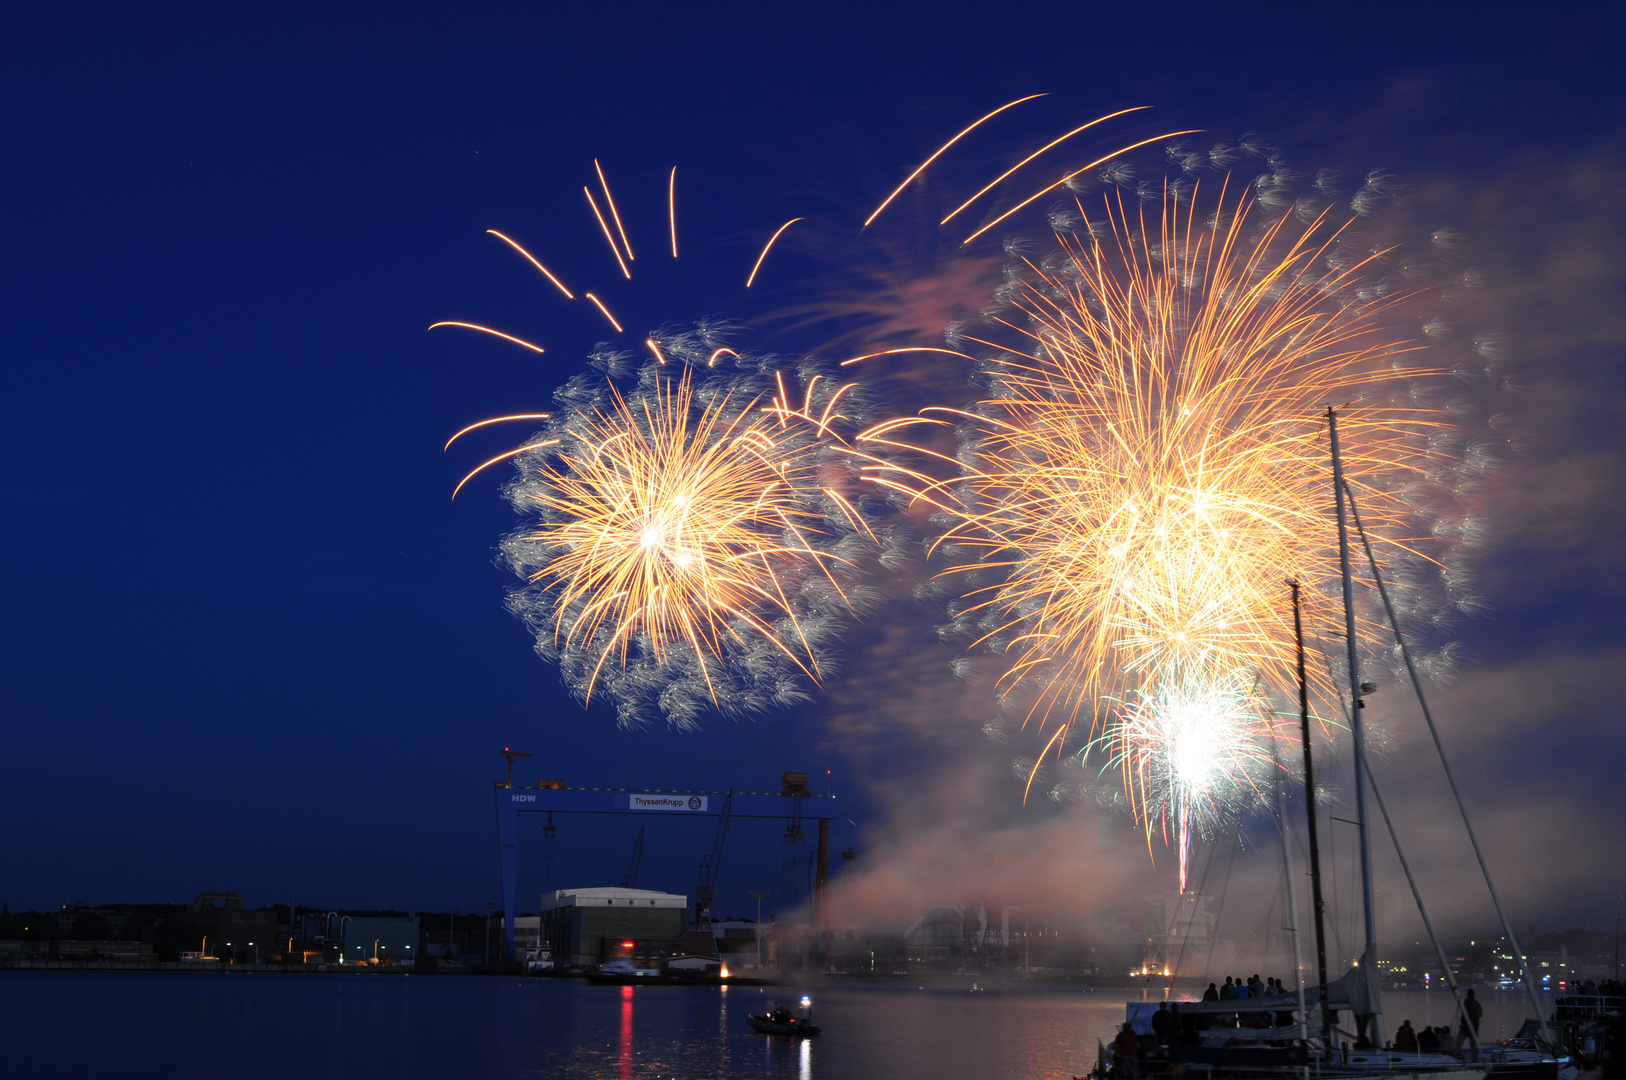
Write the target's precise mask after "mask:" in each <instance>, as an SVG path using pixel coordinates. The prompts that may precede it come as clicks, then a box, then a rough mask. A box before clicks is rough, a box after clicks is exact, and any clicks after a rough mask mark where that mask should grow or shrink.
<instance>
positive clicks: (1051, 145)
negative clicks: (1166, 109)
mask: <svg viewBox="0 0 1626 1080" xmlns="http://www.w3.org/2000/svg"><path fill="white" fill-rule="evenodd" d="M1149 108H1151V106H1150V105H1136V106H1135V107H1133V108H1130V109H1119V110H1118V111H1117V112H1115V113H1107V114H1106V115H1105V116H1098V117H1096V118H1095V119H1094V120H1091V121H1090V122H1089V123H1087V124H1081V125H1079V126H1078V127H1076V128H1074V129H1073V130H1071V131H1069V132H1068V133H1067V134H1065V135H1062V136H1060V137H1058V138H1055V139H1051V140H1050V141H1049V142H1047V143H1045V144H1044V145H1043V146H1041V147H1039V149H1037V150H1035V151H1034V152H1033V153H1031V154H1029V155H1028V156H1027V157H1025V158H1023V159H1022V160H1021V161H1018V162H1017V163H1016V164H1015V165H1012V166H1011V167H1010V168H1008V169H1006V170H1005V171H1004V172H1002V173H1000V174H999V175H998V176H996V177H994V178H993V179H992V180H990V181H988V183H987V184H985V185H984V186H983V187H982V189H981V190H980V191H978V192H977V193H976V194H975V195H973V196H971V198H969V199H967V200H966V201H965V202H963V203H961V204H960V205H959V206H957V207H955V208H954V209H953V210H951V211H949V216H948V217H946V218H944V219H943V220H942V221H939V222H938V224H939V225H947V224H948V223H949V222H951V221H953V220H954V218H955V217H956V216H957V215H958V214H959V213H960V211H961V210H964V209H965V208H966V207H968V206H970V205H971V204H972V203H974V202H976V201H977V200H978V199H980V198H982V197H983V196H984V195H986V194H988V193H989V192H990V191H992V190H994V189H995V188H996V187H998V186H999V185H1000V184H1002V183H1004V182H1005V181H1006V180H1008V179H1010V177H1011V176H1012V174H1014V173H1015V172H1016V171H1017V170H1019V169H1021V168H1022V166H1024V165H1026V164H1028V163H1029V162H1030V161H1032V160H1033V159H1034V158H1036V157H1039V156H1041V155H1043V154H1044V153H1046V152H1048V151H1050V150H1054V149H1055V148H1056V147H1058V146H1060V145H1061V144H1062V143H1064V142H1066V141H1067V140H1068V139H1071V138H1072V137H1073V136H1074V135H1078V134H1080V133H1082V132H1085V131H1088V130H1090V128H1092V127H1094V126H1095V125H1097V124H1101V123H1105V122H1106V121H1108V120H1113V119H1116V118H1117V117H1120V116H1124V115H1126V114H1128V113H1132V112H1140V111H1141V110H1143V109H1149Z"/></svg>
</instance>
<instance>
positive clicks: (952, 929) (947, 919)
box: [903, 904, 965, 961]
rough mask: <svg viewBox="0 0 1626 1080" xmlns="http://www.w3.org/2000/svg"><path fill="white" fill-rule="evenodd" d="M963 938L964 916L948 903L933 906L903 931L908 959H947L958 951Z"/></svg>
mask: <svg viewBox="0 0 1626 1080" xmlns="http://www.w3.org/2000/svg"><path fill="white" fill-rule="evenodd" d="M964 936H965V914H964V912H962V911H961V910H960V909H959V908H957V907H951V906H950V905H948V904H933V905H932V906H931V907H929V908H927V909H926V911H925V912H924V913H923V914H922V915H921V916H920V917H919V918H917V919H916V920H915V921H914V923H913V924H911V925H910V927H909V929H907V930H905V931H904V932H903V937H904V940H905V941H906V942H907V943H908V945H909V959H911V960H915V961H924V960H947V959H948V958H949V957H950V956H954V955H957V954H958V953H959V951H960V943H961V940H962V939H963V938H964Z"/></svg>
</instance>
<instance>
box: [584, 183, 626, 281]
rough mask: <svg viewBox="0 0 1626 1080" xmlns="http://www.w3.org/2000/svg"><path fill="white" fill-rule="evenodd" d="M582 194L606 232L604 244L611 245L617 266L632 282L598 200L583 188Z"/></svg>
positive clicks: (600, 226)
mask: <svg viewBox="0 0 1626 1080" xmlns="http://www.w3.org/2000/svg"><path fill="white" fill-rule="evenodd" d="M582 194H583V195H586V196H587V205H588V206H591V207H592V208H593V216H594V217H596V218H598V227H599V228H601V229H603V230H604V242H605V243H607V244H609V245H610V254H612V255H614V256H615V261H616V264H617V265H618V266H620V267H621V273H622V274H623V275H625V276H626V279H627V280H628V281H631V280H632V271H631V270H628V269H627V261H626V260H625V259H623V258H622V257H621V249H620V248H618V247H616V246H615V237H613V236H611V235H610V224H609V222H607V221H605V220H604V215H603V214H602V213H601V212H600V211H599V208H598V200H597V199H594V198H593V193H592V191H590V190H589V189H587V188H582Z"/></svg>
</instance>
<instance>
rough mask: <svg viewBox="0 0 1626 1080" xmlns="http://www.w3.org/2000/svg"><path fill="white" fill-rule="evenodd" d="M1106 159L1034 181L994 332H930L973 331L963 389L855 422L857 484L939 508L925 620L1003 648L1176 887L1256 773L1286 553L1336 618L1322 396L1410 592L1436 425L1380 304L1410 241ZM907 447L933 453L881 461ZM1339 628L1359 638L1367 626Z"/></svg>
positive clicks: (1004, 682)
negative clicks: (934, 608)
mask: <svg viewBox="0 0 1626 1080" xmlns="http://www.w3.org/2000/svg"><path fill="white" fill-rule="evenodd" d="M1119 164H1120V163H1114V164H1113V165H1112V166H1109V167H1108V169H1107V170H1105V171H1103V174H1102V177H1101V178H1102V179H1103V180H1105V181H1106V182H1107V184H1108V187H1107V190H1106V192H1105V194H1104V196H1103V197H1101V198H1099V200H1098V201H1092V202H1091V203H1089V204H1087V203H1086V201H1085V200H1084V199H1083V198H1082V197H1074V198H1071V199H1069V201H1068V202H1067V203H1065V204H1057V205H1055V206H1052V207H1051V208H1050V212H1049V215H1048V216H1049V222H1050V225H1051V228H1052V230H1053V232H1054V235H1055V239H1056V242H1057V245H1058V246H1057V248H1056V249H1055V250H1053V251H1052V252H1051V253H1050V254H1048V255H1045V256H1042V257H1041V256H1037V255H1034V254H1032V253H1031V252H1032V250H1033V249H1032V248H1031V247H1029V246H1027V245H1025V244H1023V243H1020V242H1017V243H1008V244H1007V246H1006V252H1007V255H1008V256H1009V262H1008V263H1007V264H1006V268H1005V275H1006V281H1005V284H1004V286H1003V287H1002V288H1000V289H999V290H998V292H997V293H996V297H995V304H994V306H993V307H991V308H990V309H988V310H986V311H985V312H984V314H983V322H984V323H985V324H986V325H988V326H990V327H992V328H993V331H994V332H993V333H986V332H984V333H983V334H981V335H980V336H979V334H978V333H977V332H975V331H974V330H972V329H971V328H969V327H967V326H963V325H962V326H959V327H956V328H953V329H951V331H950V334H949V343H950V344H951V345H953V346H955V347H957V348H963V349H968V350H969V349H973V348H980V349H981V350H983V351H982V354H981V356H980V358H979V359H978V360H977V361H976V365H977V369H978V371H977V374H978V377H979V380H980V385H981V386H982V387H983V388H984V390H985V393H984V395H983V397H982V398H981V400H978V401H976V402H974V403H973V404H971V405H969V406H966V407H963V408H930V409H926V410H923V411H922V413H921V414H920V415H919V416H917V417H913V418H901V419H898V420H894V421H888V422H886V423H883V424H879V425H876V426H875V427H873V428H871V429H870V430H868V431H867V432H865V433H864V435H863V436H862V437H861V439H860V441H861V442H862V443H863V444H865V445H866V446H868V447H872V448H874V449H875V451H876V455H877V456H876V457H875V458H873V459H872V460H871V461H870V462H869V464H868V475H869V477H870V479H871V480H872V481H873V482H875V483H877V484H879V485H881V486H883V487H887V488H890V489H892V490H894V491H895V492H899V493H903V494H906V495H907V496H908V497H909V498H911V499H914V500H918V501H923V502H925V503H927V504H929V505H930V506H932V507H935V508H936V510H937V511H938V514H937V521H938V522H939V523H940V530H939V534H938V538H937V540H936V541H935V544H934V550H935V552H936V555H937V557H938V558H939V559H942V560H944V561H946V563H947V566H946V569H944V570H943V571H942V573H941V575H940V577H941V578H942V579H943V580H944V582H945V583H946V584H947V585H948V587H949V591H950V592H952V593H958V594H959V598H958V599H957V600H956V601H954V603H953V604H952V605H951V606H950V614H951V616H952V618H953V623H952V624H951V627H949V628H948V633H949V635H950V636H955V637H958V638H959V639H960V640H964V641H969V642H971V643H972V644H973V646H981V647H983V648H986V649H987V650H989V651H991V652H992V653H994V654H995V655H997V656H999V657H1001V658H1002V660H1003V664H1004V670H1003V672H1002V674H1001V676H1000V680H999V687H1000V693H1001V698H1002V702H1003V704H1004V707H1005V708H1006V709H1007V710H1009V711H1013V712H1014V713H1015V714H1016V715H1019V716H1022V717H1023V718H1024V723H1025V722H1028V721H1036V722H1037V723H1038V724H1039V726H1040V727H1041V728H1042V727H1045V726H1047V725H1053V726H1054V731H1053V732H1052V733H1051V734H1050V736H1049V740H1048V742H1047V743H1046V745H1045V750H1046V752H1048V751H1050V750H1051V749H1055V750H1056V751H1057V752H1058V753H1065V752H1066V751H1065V749H1064V748H1066V747H1067V746H1068V745H1069V743H1070V742H1071V743H1072V744H1073V745H1077V744H1078V743H1077V741H1076V740H1069V739H1068V738H1067V736H1068V733H1069V732H1070V731H1071V730H1073V729H1074V728H1075V727H1076V728H1078V729H1079V730H1080V731H1081V732H1084V733H1087V735H1088V736H1089V737H1088V738H1086V739H1085V740H1084V743H1083V745H1084V750H1083V751H1082V754H1089V753H1091V752H1092V751H1093V752H1098V753H1101V754H1102V755H1103V756H1104V758H1105V760H1106V762H1107V764H1106V768H1107V769H1109V770H1112V771H1116V772H1117V773H1118V774H1119V776H1120V780H1121V783H1122V787H1123V791H1124V794H1125V804H1126V805H1127V806H1128V807H1129V808H1130V809H1131V810H1132V812H1133V813H1134V814H1135V816H1136V818H1137V819H1138V820H1139V821H1141V823H1142V824H1143V825H1144V827H1145V829H1146V831H1147V837H1148V841H1150V840H1151V839H1152V837H1153V836H1155V835H1157V834H1159V833H1161V835H1162V837H1163V839H1164V841H1165V843H1166V844H1168V845H1169V846H1170V847H1172V848H1173V849H1174V850H1175V851H1176V853H1177V864H1178V868H1179V879H1180V886H1181V888H1182V890H1183V889H1184V888H1185V886H1186V877H1187V870H1188V867H1189V860H1190V853H1191V848H1192V844H1193V842H1194V841H1195V840H1200V839H1203V838H1205V837H1208V836H1211V835H1212V834H1213V833H1214V831H1215V830H1217V829H1219V828H1221V827H1223V826H1225V825H1227V824H1230V823H1232V822H1234V821H1235V820H1236V818H1237V816H1238V815H1239V814H1240V813H1241V812H1242V811H1243V810H1244V809H1245V808H1246V807H1247V806H1249V805H1250V804H1251V803H1252V801H1253V794H1254V793H1255V789H1256V787H1257V786H1258V785H1259V784H1261V783H1265V782H1267V780H1268V777H1269V769H1268V764H1267V763H1268V755H1267V754H1266V753H1265V751H1264V749H1263V748H1264V747H1265V746H1266V745H1268V736H1269V735H1270V732H1271V728H1272V722H1273V717H1274V716H1275V707H1276V705H1277V704H1279V703H1280V702H1281V700H1282V699H1283V698H1287V697H1290V696H1291V693H1292V687H1293V683H1294V679H1295V665H1294V662H1293V660H1294V656H1293V637H1292V628H1291V620H1290V619H1289V618H1284V607H1285V605H1284V594H1285V584H1284V583H1285V581H1286V580H1287V579H1288V578H1290V577H1294V578H1297V579H1299V580H1301V581H1303V582H1306V583H1310V584H1311V585H1312V586H1313V587H1312V588H1311V589H1310V590H1308V592H1309V598H1310V601H1311V604H1310V617H1311V620H1312V625H1314V624H1316V623H1319V624H1320V626H1321V627H1322V628H1323V630H1322V633H1324V634H1326V635H1327V636H1328V637H1331V636H1341V634H1340V633H1339V631H1338V630H1335V629H1333V628H1334V627H1335V626H1338V625H1339V623H1340V622H1341V619H1340V617H1339V609H1338V607H1337V606H1336V601H1335V600H1334V599H1333V598H1332V593H1333V592H1334V590H1333V589H1332V583H1333V582H1335V581H1336V579H1337V576H1338V561H1337V555H1336V547H1335V545H1334V544H1333V537H1332V533H1331V530H1330V528H1329V515H1328V510H1329V509H1330V504H1331V502H1332V485H1331V478H1330V470H1329V457H1328V440H1327V411H1328V409H1329V407H1336V408H1337V410H1338V415H1339V429H1340V435H1341V441H1342V444H1343V457H1344V462H1345V468H1346V471H1347V475H1348V476H1349V477H1350V478H1351V481H1352V482H1353V483H1355V484H1356V485H1357V487H1358V490H1359V495H1360V501H1361V505H1362V508H1363V516H1364V517H1365V519H1366V523H1367V527H1368V531H1369V533H1370V534H1371V535H1372V536H1373V537H1374V540H1375V541H1376V542H1377V543H1378V544H1379V547H1380V549H1381V550H1382V552H1383V557H1384V558H1385V560H1386V561H1387V562H1388V563H1389V572H1390V573H1391V574H1392V575H1394V576H1395V577H1397V578H1401V579H1403V580H1406V581H1407V582H1408V584H1409V585H1412V586H1414V588H1413V589H1412V590H1411V593H1412V595H1411V596H1410V597H1409V600H1410V604H1409V605H1408V606H1409V608H1410V611H1411V614H1413V615H1414V616H1415V615H1417V614H1422V613H1426V611H1427V609H1428V608H1429V607H1430V606H1431V605H1433V604H1435V603H1436V602H1437V600H1438V599H1439V596H1438V589H1437V585H1438V584H1439V582H1440V581H1441V580H1442V579H1447V583H1448V578H1449V575H1446V574H1442V573H1439V571H1440V570H1441V569H1442V566H1441V564H1440V563H1439V562H1438V561H1437V560H1438V557H1439V552H1440V551H1441V549H1442V548H1443V547H1444V546H1445V545H1443V544H1441V543H1439V542H1438V540H1439V536H1438V533H1437V531H1436V532H1435V533H1433V534H1431V531H1430V529H1429V528H1428V527H1427V523H1426V522H1425V521H1423V520H1421V519H1422V518H1424V517H1425V516H1426V514H1425V513H1423V512H1421V510H1422V507H1423V506H1424V505H1425V504H1426V503H1427V502H1428V501H1429V499H1430V498H1431V497H1432V496H1430V495H1428V494H1426V493H1427V492H1433V491H1437V490H1438V488H1439V487H1440V481H1441V478H1442V477H1447V476H1450V475H1451V473H1452V469H1453V467H1454V460H1453V458H1452V455H1451V449H1452V447H1453V446H1454V442H1453V438H1452V437H1451V436H1450V435H1449V433H1448V429H1449V427H1450V425H1449V423H1448V422H1447V418H1446V414H1445V413H1444V412H1443V411H1442V410H1438V409H1435V408H1432V407H1430V406H1429V405H1428V404H1427V403H1426V402H1427V397H1426V394H1418V393H1416V391H1417V389H1418V387H1419V384H1420V383H1422V382H1426V380H1428V379H1430V378H1432V377H1436V376H1438V375H1439V374H1440V373H1439V372H1438V371H1435V370H1433V369H1431V368H1428V367H1427V366H1425V365H1423V364H1422V363H1420V362H1418V361H1417V360H1416V359H1414V354H1415V353H1416V352H1417V351H1418V349H1419V346H1417V345H1415V344H1413V343H1412V341H1411V340H1410V337H1409V335H1408V334H1407V332H1405V331H1404V330H1400V331H1397V330H1396V329H1395V327H1396V325H1397V323H1398V322H1399V314H1400V310H1399V309H1400V305H1402V304H1404V303H1406V302H1407V301H1408V300H1409V299H1410V297H1411V296H1413V295H1415V294H1416V292H1417V291H1420V290H1417V288H1416V286H1415V284H1410V285H1400V286H1397V285H1396V284H1395V282H1396V281H1397V280H1402V281H1403V280H1405V274H1403V273H1396V270H1397V269H1410V268H1409V267H1408V268H1398V267H1391V266H1390V262H1391V259H1392V253H1391V252H1390V251H1388V250H1384V249H1381V248H1374V247H1373V246H1372V245H1371V243H1370V241H1363V240H1360V239H1358V238H1357V237H1356V235H1355V232H1356V229H1355V228H1354V227H1353V226H1352V223H1353V221H1354V218H1353V217H1346V218H1344V219H1339V218H1337V217H1336V215H1335V214H1334V213H1333V212H1332V211H1331V210H1330V209H1329V208H1328V204H1327V203H1326V202H1325V201H1322V202H1321V203H1319V205H1315V206H1312V205H1311V203H1310V201H1309V200H1300V201H1298V202H1295V201H1293V200H1292V199H1289V198H1286V197H1285V196H1284V194H1283V188H1282V186H1281V185H1280V184H1278V183H1276V182H1275V181H1274V180H1269V181H1268V182H1261V181H1256V182H1255V183H1253V184H1250V185H1248V186H1246V187H1244V188H1242V190H1241V192H1240V193H1238V191H1236V190H1235V189H1234V188H1233V187H1232V185H1231V182H1230V180H1229V178H1226V179H1223V180H1217V181H1215V182H1213V183H1210V184H1206V185H1205V184H1198V183H1193V182H1191V181H1189V180H1174V181H1170V182H1166V183H1165V184H1164V185H1163V186H1162V188H1161V190H1159V189H1158V188H1157V187H1156V186H1153V185H1149V184H1145V183H1141V184H1138V185H1136V184H1134V183H1133V181H1132V179H1130V178H1129V177H1130V176H1131V175H1132V174H1131V173H1130V172H1129V170H1127V169H1121V170H1119V169H1118V165H1119ZM1120 173H1121V174H1122V175H1120ZM1268 177H1269V174H1267V178H1268ZM1126 187H1127V188H1129V189H1130V191H1131V193H1130V194H1127V196H1126V190H1125V189H1126ZM1363 190H1364V189H1363ZM1394 261H1395V262H1398V260H1397V259H1396V260H1394ZM1408 290H1410V291H1408ZM934 429H935V430H943V429H950V430H952V431H953V433H954V436H955V439H956V441H957V443H958V447H957V450H955V451H952V452H951V451H949V450H947V449H946V448H941V447H940V446H938V445H937V440H936V439H935V437H933V436H932V435H931V432H932V431H933V430H934ZM911 452H912V453H916V454H920V455H924V459H925V460H926V461H927V462H930V461H932V460H935V461H936V462H938V463H939V465H938V466H933V465H931V464H929V463H928V464H924V465H916V466H909V465H905V464H901V463H900V458H899V456H898V455H899V454H903V453H911ZM889 459H890V460H889ZM920 460H921V459H920V458H916V461H917V462H918V461H920ZM940 466H946V468H943V467H940ZM945 473H947V474H948V475H944V474H945ZM1430 571H1432V572H1433V573H1432V574H1431V573H1430ZM1431 580H1432V582H1433V584H1432V585H1431V584H1430V582H1431ZM956 581H958V582H959V583H960V586H959V588H954V587H953V582H956ZM1358 632H1360V633H1361V634H1362V636H1363V637H1367V638H1368V639H1369V640H1368V642H1367V644H1368V645H1369V646H1376V645H1378V644H1379V643H1380V642H1381V640H1382V627H1381V625H1380V624H1379V623H1376V622H1368V621H1366V620H1362V621H1361V623H1360V625H1359V631H1358ZM1338 674H1339V673H1338V671H1337V668H1336V666H1334V665H1328V666H1327V667H1326V668H1325V669H1324V670H1322V671H1320V672H1318V673H1317V677H1316V681H1317V683H1318V684H1319V685H1318V686H1317V687H1314V688H1313V690H1314V692H1317V693H1321V694H1323V695H1325V696H1326V697H1327V700H1335V699H1336V696H1337V695H1336V694H1335V693H1333V692H1332V686H1333V682H1334V679H1336V678H1337V677H1338ZM1043 757H1044V755H1043V754H1041V755H1040V757H1039V759H1038V760H1043ZM1037 776H1038V772H1037V768H1036V767H1035V769H1033V770H1031V771H1030V772H1029V774H1028V777H1027V785H1028V788H1029V790H1030V792H1031V789H1032V787H1033V784H1034V781H1035V778H1036V777H1037Z"/></svg>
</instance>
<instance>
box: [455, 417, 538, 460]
mask: <svg viewBox="0 0 1626 1080" xmlns="http://www.w3.org/2000/svg"><path fill="white" fill-rule="evenodd" d="M551 415H553V414H552V413H545V412H533V413H515V414H514V415H513V416H493V417H492V418H491V419H489V420H476V421H475V422H474V423H472V424H470V425H469V426H468V427H466V428H464V429H463V430H462V431H459V432H458V433H457V434H456V435H453V436H452V437H451V438H450V439H447V440H446V445H445V446H443V447H441V449H442V450H443V451H444V450H450V449H451V448H452V444H453V443H454V442H456V441H457V440H459V439H461V438H462V437H463V436H465V435H467V434H468V433H469V432H471V431H474V430H476V429H478V428H483V427H488V426H490V425H492V424H506V423H508V422H510V421H513V420H546V419H547V418H548V417H549V416H551Z"/></svg>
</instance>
